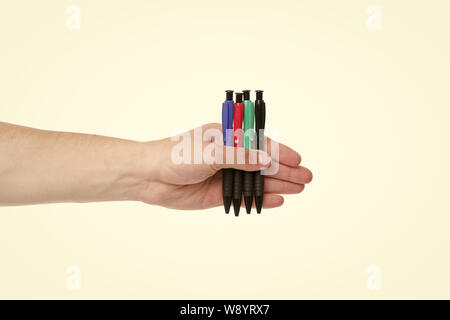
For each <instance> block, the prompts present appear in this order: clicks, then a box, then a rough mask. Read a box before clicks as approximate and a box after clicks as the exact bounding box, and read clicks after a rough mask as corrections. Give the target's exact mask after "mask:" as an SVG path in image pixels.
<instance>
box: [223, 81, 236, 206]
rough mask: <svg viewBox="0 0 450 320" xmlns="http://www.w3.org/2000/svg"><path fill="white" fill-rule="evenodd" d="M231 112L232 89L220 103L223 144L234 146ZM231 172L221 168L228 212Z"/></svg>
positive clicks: (232, 105)
mask: <svg viewBox="0 0 450 320" xmlns="http://www.w3.org/2000/svg"><path fill="white" fill-rule="evenodd" d="M233 112H234V101H233V90H226V100H225V101H224V102H223V103H222V133H223V144H224V145H226V146H234V136H233ZM233 173H234V172H233V169H222V196H223V206H224V207H225V212H226V213H229V212H230V206H231V200H232V198H233Z"/></svg>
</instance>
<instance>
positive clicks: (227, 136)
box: [222, 90, 266, 216]
mask: <svg viewBox="0 0 450 320" xmlns="http://www.w3.org/2000/svg"><path fill="white" fill-rule="evenodd" d="M265 120H266V104H265V102H264V100H263V91H262V90H256V100H255V103H253V102H252V101H251V100H250V90H243V91H242V92H236V102H234V101H233V91H232V90H227V91H226V100H225V101H224V102H223V104H222V131H223V143H224V145H226V146H234V147H244V148H245V149H254V148H257V149H259V150H264V127H265ZM255 122H256V135H255ZM242 123H244V130H242ZM254 137H256V139H254ZM255 140H256V141H255ZM222 174H223V184H222V195H223V205H224V207H225V212H226V213H229V212H230V207H231V202H232V201H233V208H234V215H235V216H239V210H240V208H241V202H242V193H243V194H244V203H245V209H246V211H247V213H248V214H249V213H250V212H251V210H252V205H253V197H254V198H255V207H256V212H257V213H261V209H262V204H263V197H264V175H262V174H261V171H257V172H249V171H242V170H234V169H223V170H222Z"/></svg>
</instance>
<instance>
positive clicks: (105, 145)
mask: <svg viewBox="0 0 450 320" xmlns="http://www.w3.org/2000/svg"><path fill="white" fill-rule="evenodd" d="M208 128H214V129H221V126H220V124H215V123H212V124H207V125H204V126H203V129H205V130H207V129H208ZM211 143H214V144H218V143H219V144H221V146H220V147H221V148H228V147H223V143H222V142H221V141H214V140H211V141H204V142H203V145H202V148H206V147H207V146H208V145H209V144H211ZM175 144H177V142H176V141H172V139H170V138H166V139H162V140H157V141H148V142H137V141H132V140H124V139H118V138H111V137H104V136H98V135H90V134H82V133H70V132H59V131H46V130H38V129H33V128H29V127H23V126H18V125H13V124H8V123H4V122H0V205H1V206H12V205H29V204H39V203H57V202H96V201H123V200H128V201H141V202H145V203H148V204H153V205H159V206H163V207H167V208H174V209H181V210H199V209H207V208H212V207H216V206H221V205H222V180H221V179H222V178H221V169H223V168H235V169H241V170H246V171H257V170H260V169H264V168H267V167H268V166H270V161H274V160H270V161H269V162H267V161H266V162H265V161H264V157H258V159H259V160H258V162H257V163H254V164H249V163H247V164H239V163H238V162H237V161H234V162H233V163H231V164H227V163H225V164H218V163H212V164H207V163H202V164H175V163H173V161H172V160H171V151H172V149H173V147H174V145H175ZM268 145H269V146H270V143H269V144H268ZM224 150H225V149H224ZM224 152H225V151H224ZM246 152H247V159H248V152H249V151H248V150H247V151H246ZM250 152H259V151H250ZM270 153H271V150H270V148H269V150H267V154H265V153H264V152H263V154H265V155H266V158H268V159H270ZM300 162H301V157H300V155H299V154H298V153H297V152H296V151H294V150H293V149H291V148H289V147H287V146H285V145H283V144H281V143H280V144H279V170H278V172H277V173H276V174H274V175H271V176H266V177H265V190H264V191H265V194H264V203H263V207H264V208H275V207H279V206H281V205H282V204H283V202H284V199H283V196H282V195H283V194H296V193H300V192H302V191H303V189H304V187H305V184H307V183H309V182H311V180H312V173H311V171H310V170H308V169H307V168H305V167H303V166H301V165H300Z"/></svg>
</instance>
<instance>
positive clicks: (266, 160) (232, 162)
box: [211, 146, 272, 171]
mask: <svg viewBox="0 0 450 320" xmlns="http://www.w3.org/2000/svg"><path fill="white" fill-rule="evenodd" d="M271 162H272V159H271V158H270V156H269V155H268V153H267V152H265V151H262V150H256V149H244V148H242V147H236V148H235V147H231V146H223V147H222V156H221V155H218V157H216V162H215V163H213V164H211V165H212V166H213V168H214V169H215V170H216V171H218V170H220V169H225V168H232V169H238V170H244V171H258V170H261V169H265V168H268V167H270V165H271Z"/></svg>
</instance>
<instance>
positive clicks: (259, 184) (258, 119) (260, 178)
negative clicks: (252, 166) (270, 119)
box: [253, 99, 266, 213]
mask: <svg viewBox="0 0 450 320" xmlns="http://www.w3.org/2000/svg"><path fill="white" fill-rule="evenodd" d="M265 125H266V103H265V102H264V100H262V99H257V100H256V101H255V129H256V148H257V149H259V150H264V129H265ZM253 193H254V195H255V206H256V212H257V213H261V208H262V204H263V198H264V175H263V174H262V171H257V172H255V174H254V184H253Z"/></svg>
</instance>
